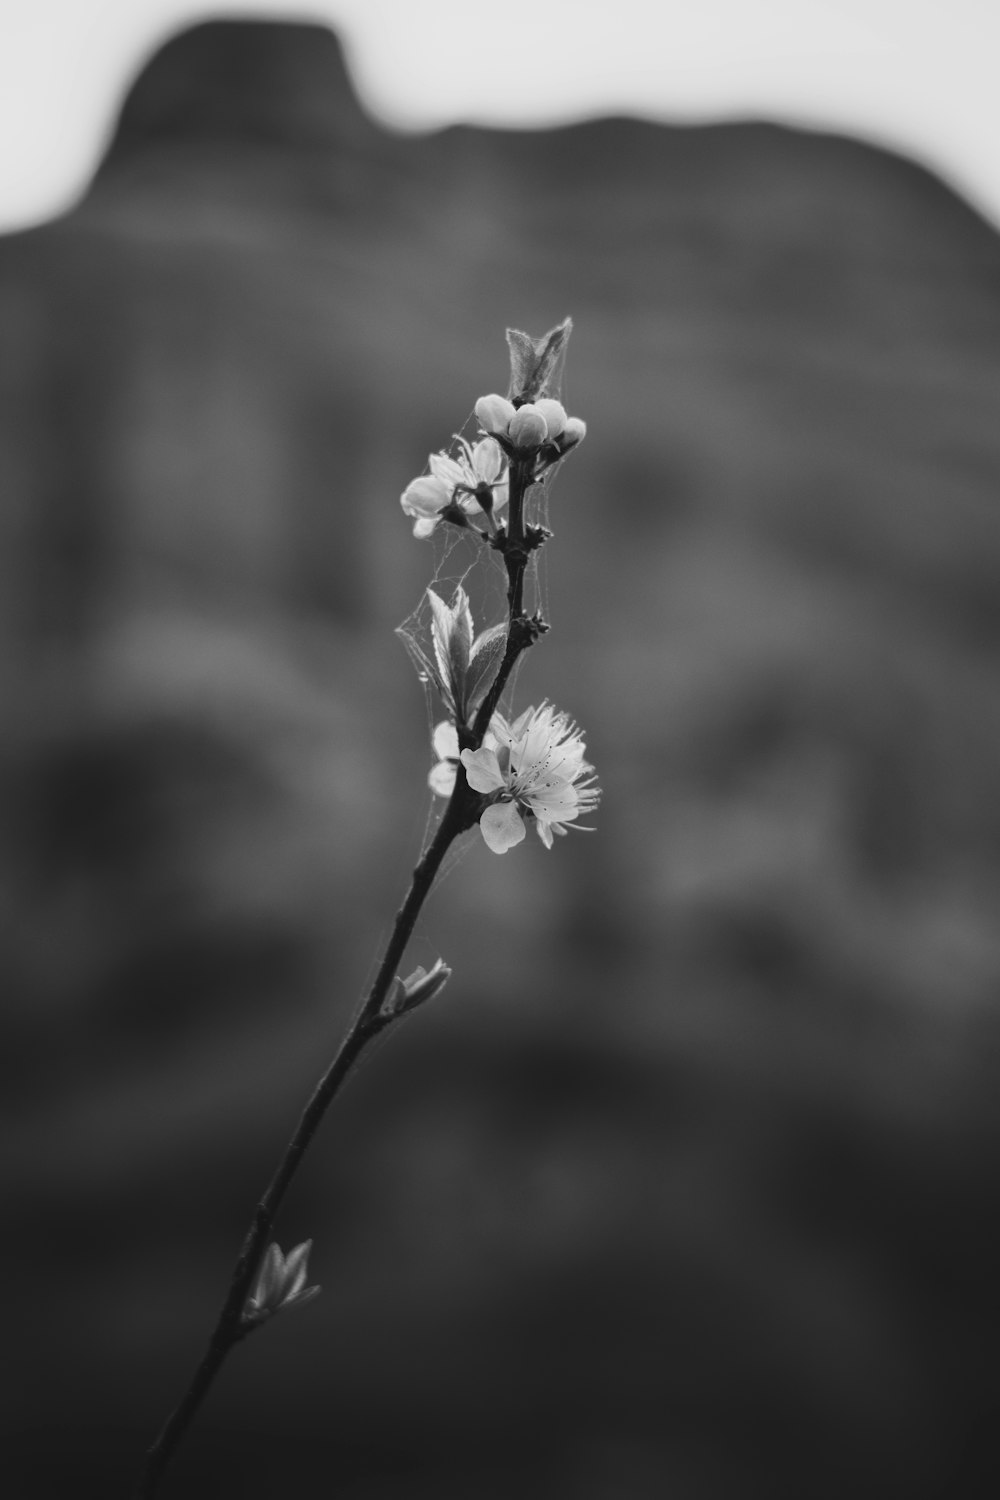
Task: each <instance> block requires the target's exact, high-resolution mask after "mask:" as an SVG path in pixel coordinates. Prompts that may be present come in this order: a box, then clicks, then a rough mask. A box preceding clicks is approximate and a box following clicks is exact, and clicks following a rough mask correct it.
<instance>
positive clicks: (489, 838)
mask: <svg viewBox="0 0 1000 1500" xmlns="http://www.w3.org/2000/svg"><path fill="white" fill-rule="evenodd" d="M479 826H480V828H481V829H482V831H483V838H484V839H485V840H486V844H487V847H488V848H490V849H492V850H493V853H494V854H506V852H507V850H508V849H513V847H514V845H515V844H519V843H520V842H521V840H522V839H523V838H524V837H525V828H524V822H523V820H522V818H521V814H520V813H519V812H518V810H517V804H516V803H514V802H494V804H493V806H492V807H488V808H487V809H486V811H485V812H484V813H483V815H482V817H481V818H480V819H479Z"/></svg>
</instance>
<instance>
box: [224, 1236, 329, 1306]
mask: <svg viewBox="0 0 1000 1500" xmlns="http://www.w3.org/2000/svg"><path fill="white" fill-rule="evenodd" d="M311 1249H312V1240H305V1241H304V1242H303V1243H302V1244H301V1245H296V1246H295V1249H294V1250H289V1252H288V1254H287V1256H286V1255H282V1253H281V1250H280V1248H279V1247H278V1246H277V1245H276V1244H274V1243H273V1241H272V1243H271V1244H270V1245H268V1247H267V1250H266V1252H265V1254H264V1258H263V1260H262V1261H261V1264H260V1269H259V1271H258V1272H257V1279H256V1282H255V1283H254V1289H253V1291H252V1292H251V1294H250V1296H249V1297H248V1298H247V1302H246V1306H245V1307H244V1309H243V1318H242V1322H243V1326H244V1327H245V1328H255V1327H256V1326H257V1324H258V1323H263V1322H265V1321H266V1319H268V1318H272V1317H274V1315H275V1313H279V1312H287V1311H288V1310H289V1309H290V1308H293V1307H301V1306H302V1305H303V1304H304V1303H306V1302H311V1301H312V1299H313V1298H314V1297H318V1296H319V1287H318V1286H307V1285H306V1282H307V1281H308V1279H309V1251H310V1250H311Z"/></svg>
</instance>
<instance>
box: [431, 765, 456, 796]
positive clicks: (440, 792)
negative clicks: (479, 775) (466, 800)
mask: <svg viewBox="0 0 1000 1500" xmlns="http://www.w3.org/2000/svg"><path fill="white" fill-rule="evenodd" d="M457 775H458V767H457V766H456V764H455V762H454V761H453V760H439V761H438V763H437V765H436V766H432V767H431V770H430V774H429V775H428V777H427V785H428V786H429V787H430V789H431V791H432V792H433V793H434V795H435V797H450V796H451V794H452V792H453V791H454V790H455V777H456V776H457Z"/></svg>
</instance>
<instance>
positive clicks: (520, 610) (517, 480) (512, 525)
mask: <svg viewBox="0 0 1000 1500" xmlns="http://www.w3.org/2000/svg"><path fill="white" fill-rule="evenodd" d="M534 468H535V455H534V453H532V454H531V455H530V457H525V458H517V457H515V458H512V459H511V462H510V480H509V483H510V490H509V496H508V502H507V532H506V536H505V537H504V538H503V541H502V543H501V545H500V547H499V549H498V550H499V551H500V552H502V554H503V560H504V565H505V567H506V569H507V605H508V608H509V611H510V623H509V625H508V628H507V647H506V650H505V651H504V654H503V659H502V661H501V662H500V666H499V669H498V671H497V675H496V677H495V678H494V679H493V682H492V683H491V684H490V690H489V692H488V693H487V694H486V697H485V698H484V699H483V701H482V703H481V704H480V705H479V708H478V710H477V712H476V717H475V719H474V721H473V725H472V734H471V738H472V748H473V749H478V748H479V746H480V745H481V744H482V742H483V735H484V734H485V733H486V731H487V729H488V728H489V727H490V720H491V719H492V717H493V714H494V712H495V711H496V707H497V704H498V703H499V702H500V698H501V696H502V694H503V691H504V688H505V687H506V686H507V683H508V681H509V680H510V674H511V672H512V671H513V670H514V666H515V664H516V662H517V659H518V657H519V656H520V655H521V652H522V651H526V650H527V649H528V647H529V646H531V645H533V644H534V642H535V641H536V640H537V639H538V637H539V635H540V634H541V633H542V631H543V629H545V627H544V626H543V625H542V623H541V622H540V621H538V620H529V619H528V618H527V617H526V616H525V613H524V575H525V571H526V569H527V566H528V558H529V557H530V555H531V550H532V549H531V546H530V545H529V544H528V541H527V540H526V537H525V530H524V502H525V497H526V496H527V493H528V490H529V489H530V488H531V484H532V479H533V475H534Z"/></svg>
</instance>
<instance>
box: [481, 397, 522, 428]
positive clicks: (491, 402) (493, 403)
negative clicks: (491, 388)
mask: <svg viewBox="0 0 1000 1500" xmlns="http://www.w3.org/2000/svg"><path fill="white" fill-rule="evenodd" d="M513 415H514V403H513V402H512V401H508V400H507V397H506V396H495V395H494V396H480V398H479V400H478V401H477V402H476V420H477V421H478V423H479V425H480V427H481V428H482V429H483V431H484V432H489V433H499V434H500V435H501V436H506V433H507V428H508V427H509V426H510V419H511V417H512V416H513Z"/></svg>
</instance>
